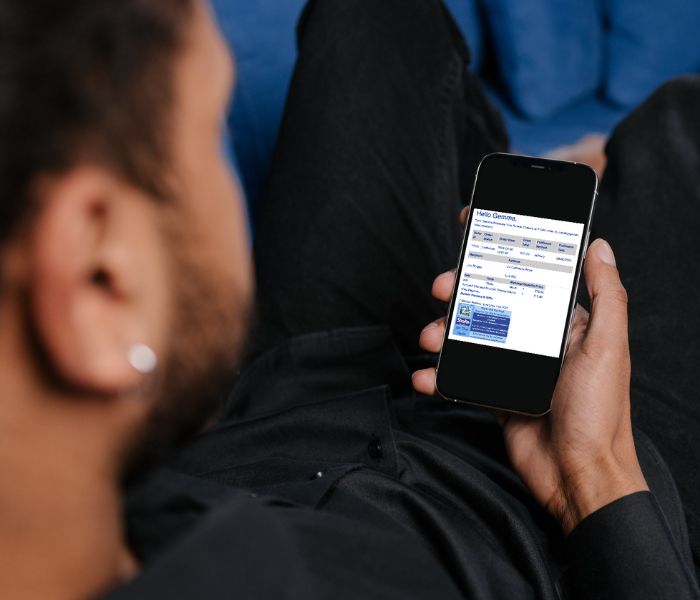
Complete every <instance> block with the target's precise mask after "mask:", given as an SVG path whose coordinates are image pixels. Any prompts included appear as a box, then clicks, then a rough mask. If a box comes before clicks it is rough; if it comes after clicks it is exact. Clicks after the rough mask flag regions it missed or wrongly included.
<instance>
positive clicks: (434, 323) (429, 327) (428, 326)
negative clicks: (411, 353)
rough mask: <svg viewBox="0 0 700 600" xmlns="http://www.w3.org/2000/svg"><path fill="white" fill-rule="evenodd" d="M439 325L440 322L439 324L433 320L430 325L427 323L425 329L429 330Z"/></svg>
mask: <svg viewBox="0 0 700 600" xmlns="http://www.w3.org/2000/svg"><path fill="white" fill-rule="evenodd" d="M437 326H438V324H437V323H436V322H435V321H433V322H432V323H430V324H429V325H426V326H425V327H424V328H423V331H429V330H430V329H435V328H436V327H437Z"/></svg>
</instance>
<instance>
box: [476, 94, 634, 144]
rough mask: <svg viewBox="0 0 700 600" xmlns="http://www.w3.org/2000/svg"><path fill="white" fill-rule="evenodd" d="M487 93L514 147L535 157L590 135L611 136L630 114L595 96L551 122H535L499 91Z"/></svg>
mask: <svg viewBox="0 0 700 600" xmlns="http://www.w3.org/2000/svg"><path fill="white" fill-rule="evenodd" d="M487 91H488V93H489V96H490V97H491V99H492V100H493V101H494V102H495V103H496V105H497V106H498V107H499V108H500V109H501V114H502V115H503V119H504V120H505V122H506V127H507V128H508V135H509V136H510V143H511V148H512V149H513V150H514V151H516V152H520V153H523V154H529V155H531V156H541V155H543V154H545V153H547V152H549V151H550V150H554V149H555V148H559V147H560V146H568V145H570V144H573V143H574V142H577V141H579V140H580V139H581V138H582V137H583V136H584V135H586V134H589V133H600V134H603V135H606V136H607V135H610V134H611V133H612V131H613V129H614V127H615V126H616V125H617V123H618V122H619V121H620V120H621V119H622V118H624V117H625V115H626V114H627V109H623V108H620V107H619V106H614V105H612V104H611V103H609V102H606V101H604V100H602V99H601V98H596V97H594V96H591V97H587V98H584V99H582V100H579V101H578V102H575V103H574V104H571V105H569V106H568V107H567V108H566V109H565V110H563V111H561V112H558V113H557V114H556V115H553V116H552V117H551V118H549V119H546V120H544V121H531V120H529V119H525V118H523V117H522V116H521V115H519V114H517V113H515V112H514V111H513V109H512V108H511V107H510V106H509V104H508V102H507V101H506V100H504V98H503V97H502V96H501V95H500V94H499V93H498V92H497V91H496V90H494V89H492V88H487Z"/></svg>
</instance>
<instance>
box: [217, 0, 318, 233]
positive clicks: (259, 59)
mask: <svg viewBox="0 0 700 600" xmlns="http://www.w3.org/2000/svg"><path fill="white" fill-rule="evenodd" d="M305 4H306V0H283V1H281V0H214V2H213V5H214V9H215V11H216V15H217V17H218V20H219V26H220V27H221V30H222V32H223V33H224V36H225V37H226V38H227V40H228V42H229V44H230V46H231V47H232V49H233V51H234V54H235V58H236V67H237V78H238V83H237V88H236V94H235V97H234V101H233V107H232V110H231V113H230V117H229V127H230V130H231V134H232V139H233V147H234V153H235V159H236V163H237V165H238V167H239V172H240V177H241V181H242V183H243V187H244V189H245V192H246V195H247V196H248V200H249V205H250V209H251V213H252V217H253V220H254V218H255V213H256V202H257V200H258V199H259V198H260V197H261V195H262V192H263V189H264V187H265V181H266V179H267V173H268V170H269V166H270V160H271V158H272V153H273V150H274V146H275V141H276V139H277V131H278V130H279V126H280V122H281V119H282V112H283V110H284V104H285V101H286V98H287V90H288V88H289V82H290V80H291V77H292V72H293V70H294V64H295V62H296V33H295V28H296V24H297V21H298V19H299V16H300V15H301V11H302V9H303V7H304V5H305Z"/></svg>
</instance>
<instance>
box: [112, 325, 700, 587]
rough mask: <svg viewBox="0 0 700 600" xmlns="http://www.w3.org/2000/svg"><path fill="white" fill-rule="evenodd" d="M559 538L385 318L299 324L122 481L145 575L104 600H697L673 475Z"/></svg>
mask: <svg viewBox="0 0 700 600" xmlns="http://www.w3.org/2000/svg"><path fill="white" fill-rule="evenodd" d="M636 442H637V448H638V453H639V455H640V462H641V463H642V468H643V470H644V472H645V475H646V477H647V480H648V482H649V484H650V487H651V489H652V491H653V493H639V494H633V495H630V496H627V497H625V498H622V499H620V500H618V501H617V502H614V503H612V504H610V505H608V506H606V507H604V508H602V509H601V510H599V511H598V512H596V513H594V514H593V515H591V516H590V517H588V518H587V519H586V520H584V521H583V522H582V523H581V524H580V525H579V526H578V527H577V529H576V530H575V531H574V532H573V533H572V534H571V535H570V536H569V537H568V538H565V537H564V536H563V534H562V533H561V532H560V528H559V525H558V523H556V522H555V521H554V520H553V519H552V518H551V517H550V516H549V515H548V514H547V513H546V512H545V511H544V510H543V509H542V508H541V507H540V506H539V505H538V504H537V503H536V502H535V501H534V499H533V498H532V496H531V495H530V493H529V492H528V490H527V489H526V488H525V486H524V485H523V484H522V482H521V481H520V479H519V478H518V476H517V475H516V474H515V473H514V472H513V471H512V469H511V468H510V466H509V464H508V460H507V457H506V454H505V449H504V445H503V441H502V436H501V431H500V428H499V426H498V424H497V423H496V422H495V419H494V418H493V417H492V416H491V415H490V414H489V413H488V412H487V411H483V410H480V409H475V408H467V407H464V406H459V405H455V404H451V403H448V402H446V401H444V400H440V399H434V398H425V397H421V396H417V395H415V394H414V393H413V392H412V391H411V389H410V377H409V375H408V370H407V367H406V365H405V363H404V361H403V359H402V358H401V355H400V354H399V353H398V351H397V350H396V349H395V347H394V345H393V343H392V341H391V336H390V334H389V333H388V331H387V330H385V329H383V328H358V329H345V330H340V331H335V332H329V333H321V334H314V335H309V336H304V337H300V338H295V339H293V340H290V341H288V342H287V343H285V344H283V345H282V346H280V347H278V348H276V349H275V350H272V351H271V352H268V353H267V354H265V355H264V356H262V357H261V358H259V359H258V360H257V361H256V362H255V363H254V364H253V365H251V366H250V367H249V368H248V369H246V370H245V371H244V373H243V375H242V377H241V378H240V380H239V382H238V384H237V385H236V387H235V390H234V392H233V393H232V396H231V398H230V406H229V418H227V419H226V420H225V421H223V422H222V423H221V424H220V425H219V426H217V427H216V428H214V429H213V430H211V431H209V432H208V433H206V434H205V435H203V436H201V437H200V438H199V439H198V440H196V441H195V442H194V444H192V445H191V446H190V447H189V448H187V449H186V450H185V451H184V452H183V453H182V454H181V455H180V456H179V457H178V458H177V460H175V461H174V462H173V463H172V464H171V465H169V467H168V468H167V469H163V470H161V471H160V472H158V473H156V474H154V475H153V476H152V477H151V478H150V479H149V480H148V481H147V482H144V483H143V484H142V485H141V486H140V487H138V488H137V489H135V490H133V491H132V493H131V495H130V498H129V502H128V506H127V509H128V510H127V514H128V519H129V525H130V536H131V541H132V545H133V547H134V550H135V552H136V553H137V555H138V556H139V558H141V560H142V561H143V563H144V571H143V573H142V574H141V576H140V577H138V578H137V579H136V580H135V581H133V582H132V583H131V584H129V585H127V586H125V587H123V588H121V589H119V590H117V591H115V592H114V593H113V594H112V595H110V596H109V598H110V599H112V600H115V599H122V598H124V599H131V598H134V599H135V598H168V599H173V600H174V599H180V598H182V599H190V598H192V599H194V598H197V599H200V598H207V599H208V598H211V599H212V600H218V599H220V598H361V597H370V598H397V599H398V598H533V597H536V598H562V597H564V598H566V597H571V598H608V597H609V598H656V599H658V598H674V599H675V600H678V599H681V598H692V597H696V596H697V595H698V588H697V583H696V582H695V579H694V575H693V573H692V561H691V558H690V551H689V548H688V538H687V531H686V528H685V523H684V519H683V514H682V507H681V505H680V501H679V499H678V496H677V492H676V490H675V486H674V483H673V480H672V479H671V476H670V474H669V473H668V470H667V469H666V467H665V465H664V464H663V461H662V460H661V458H660V456H659V455H658V453H657V452H656V450H655V449H654V447H653V446H652V445H651V443H650V442H649V440H648V439H647V438H646V437H645V436H643V435H642V434H641V433H638V434H637V436H636Z"/></svg>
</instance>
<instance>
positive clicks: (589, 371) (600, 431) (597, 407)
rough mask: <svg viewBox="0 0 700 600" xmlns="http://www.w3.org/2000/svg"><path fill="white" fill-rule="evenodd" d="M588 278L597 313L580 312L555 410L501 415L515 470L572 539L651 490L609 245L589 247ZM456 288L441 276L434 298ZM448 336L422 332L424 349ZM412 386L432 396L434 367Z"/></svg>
mask: <svg viewBox="0 0 700 600" xmlns="http://www.w3.org/2000/svg"><path fill="white" fill-rule="evenodd" d="M585 278H586V284H587V286H588V290H589V294H590V296H591V301H592V307H591V315H590V317H589V316H588V314H587V313H586V312H585V311H584V310H583V309H581V308H580V307H579V308H578V309H577V312H576V316H575V320H574V325H573V328H572V335H571V341H570V345H569V350H568V353H567V355H566V360H565V362H564V366H563V369H562V371H561V375H560V377H559V380H558V382H557V385H556V388H555V391H554V397H553V400H552V410H551V412H549V414H547V415H546V416H545V417H543V418H533V417H527V416H522V415H517V414H511V413H505V412H501V413H498V418H499V421H500V422H501V424H502V425H503V432H504V439H505V442H506V447H507V449H508V454H509V456H510V459H511V462H512V464H513V467H514V469H515V470H516V471H517V472H518V474H519V475H520V477H521V478H522V479H523V481H524V482H525V484H526V485H527V486H528V487H529V488H530V490H531V491H532V493H533V495H534V496H535V498H536V499H537V500H538V501H539V502H540V503H541V504H542V505H543V506H545V507H546V508H547V509H548V510H549V511H550V512H551V513H552V514H553V515H554V516H555V517H556V518H558V519H559V520H560V521H561V523H562V526H563V528H564V531H565V532H567V533H568V532H569V531H571V530H573V528H574V527H575V526H576V525H577V524H578V523H579V522H580V521H581V520H583V519H584V518H585V517H587V516H588V515H590V514H591V513H593V512H594V511H596V510H597V509H598V508H601V507H603V506H605V505H606V504H609V503H610V502H613V501H614V500H617V499H618V498H621V497H623V496H625V495H627V494H631V493H634V492H637V491H642V490H647V489H648V486H647V484H646V481H645V479H644V476H643V474H642V471H641V468H640V466H639V462H638V459H637V455H636V451H635V448H634V441H633V438H632V424H631V419H630V392H629V385H630V355H629V347H628V339H627V297H626V293H625V289H624V287H623V286H622V283H621V282H620V278H619V275H618V272H617V268H616V266H615V259H614V255H613V253H612V250H611V248H610V246H609V245H608V244H607V243H606V242H604V241H596V242H594V243H593V244H592V245H591V247H590V249H589V251H588V255H587V257H586V261H585ZM455 283H456V275H455V273H453V272H450V273H445V274H443V275H441V276H440V277H438V278H437V279H436V281H435V285H434V287H433V293H434V295H435V296H436V298H438V299H439V300H442V301H445V302H447V301H448V300H449V299H450V297H451V296H452V290H453V287H454V285H455ZM444 335H445V319H440V320H439V321H437V322H436V323H433V324H431V325H429V326H428V327H426V329H425V330H424V331H423V333H422V335H421V346H422V347H423V348H424V349H425V350H427V351H429V352H439V351H440V350H441V346H442V342H443V339H444ZM466 371H467V372H468V367H467V368H466ZM476 376H478V373H477V374H476ZM413 384H414V387H415V388H416V390H417V391H419V392H421V393H424V394H434V393H435V369H427V370H424V371H418V372H417V373H415V374H414V377H413ZM523 385H524V386H526V385H527V382H524V383H523Z"/></svg>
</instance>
